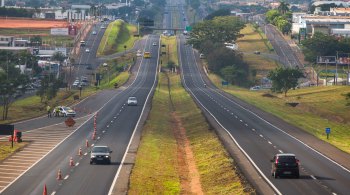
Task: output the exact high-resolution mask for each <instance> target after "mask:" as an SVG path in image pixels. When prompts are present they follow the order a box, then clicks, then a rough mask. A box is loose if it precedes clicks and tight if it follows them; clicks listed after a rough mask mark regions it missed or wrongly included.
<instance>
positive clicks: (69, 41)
mask: <svg viewBox="0 0 350 195" xmlns="http://www.w3.org/2000/svg"><path fill="white" fill-rule="evenodd" d="M42 40H43V43H45V44H49V45H51V46H57V47H73V44H74V37H71V36H61V35H57V36H53V35H49V36H42Z"/></svg>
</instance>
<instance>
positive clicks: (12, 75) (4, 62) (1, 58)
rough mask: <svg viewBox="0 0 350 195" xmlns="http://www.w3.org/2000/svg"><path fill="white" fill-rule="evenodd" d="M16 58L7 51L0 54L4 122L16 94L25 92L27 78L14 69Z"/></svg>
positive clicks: (0, 87) (0, 92)
mask: <svg viewBox="0 0 350 195" xmlns="http://www.w3.org/2000/svg"><path fill="white" fill-rule="evenodd" d="M15 61H16V56H15V55H13V54H12V53H10V52H7V51H1V52H0V98H1V102H2V106H3V113H2V119H3V120H6V119H7V117H8V111H9V108H10V106H11V103H12V102H13V100H14V99H15V95H16V94H21V93H23V92H24V91H25V86H26V85H27V84H28V83H29V78H28V76H26V75H24V74H21V72H20V69H19V68H16V67H15Z"/></svg>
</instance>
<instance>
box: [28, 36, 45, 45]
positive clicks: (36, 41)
mask: <svg viewBox="0 0 350 195" xmlns="http://www.w3.org/2000/svg"><path fill="white" fill-rule="evenodd" d="M42 43H43V40H42V38H41V36H39V35H36V36H34V37H32V38H30V45H31V46H41V45H42Z"/></svg>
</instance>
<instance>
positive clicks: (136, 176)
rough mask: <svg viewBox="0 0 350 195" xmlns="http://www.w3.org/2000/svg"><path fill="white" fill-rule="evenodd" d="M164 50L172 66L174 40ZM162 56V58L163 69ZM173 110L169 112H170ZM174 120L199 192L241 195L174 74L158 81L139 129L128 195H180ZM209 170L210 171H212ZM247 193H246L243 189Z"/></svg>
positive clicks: (231, 166)
mask: <svg viewBox="0 0 350 195" xmlns="http://www.w3.org/2000/svg"><path fill="white" fill-rule="evenodd" d="M161 42H162V43H163V44H166V45H170V46H171V47H170V48H169V50H170V54H171V55H170V56H169V59H172V60H174V62H175V63H177V64H178V60H177V59H175V57H176V56H177V52H176V50H177V48H176V39H175V37H174V38H169V39H165V38H164V37H162V41H161ZM167 58H168V56H166V55H164V56H162V58H161V59H162V60H164V62H163V65H164V64H166V63H167ZM174 109H175V110H174ZM174 114H175V115H177V116H179V118H180V121H181V123H182V125H183V127H184V128H185V129H186V135H187V138H188V139H189V141H190V146H191V150H192V152H193V155H194V158H195V164H196V167H197V169H198V172H199V174H200V182H201V186H202V191H203V192H205V193H206V194H245V193H247V192H245V187H247V186H243V185H242V182H241V180H240V178H239V176H238V175H237V174H236V171H235V166H234V164H233V159H231V158H230V157H229V155H228V154H227V152H226V151H225V149H224V147H223V146H222V145H221V142H220V140H219V139H218V138H217V136H216V134H215V132H213V131H210V130H209V126H208V124H207V122H206V120H205V118H204V117H203V115H202V113H201V111H200V110H199V108H197V106H196V104H195V103H194V102H193V100H192V98H191V96H190V95H189V94H188V93H187V92H186V91H185V89H184V88H183V87H182V85H181V82H180V76H179V75H177V74H170V75H167V74H165V73H161V74H160V75H159V82H158V87H157V89H156V91H155V94H154V97H153V100H152V109H151V112H150V114H149V117H148V119H147V121H146V124H145V126H144V128H143V132H142V138H141V142H140V145H139V148H138V151H137V156H136V161H135V165H134V167H133V170H132V174H131V177H130V184H129V191H128V194H183V191H182V190H181V180H180V177H181V173H180V172H181V171H183V170H179V169H180V168H182V167H180V165H179V161H178V156H177V153H178V146H177V143H176V138H175V136H174V131H173V128H176V126H174V118H173V115H174ZM213 165H215V166H213ZM249 189H250V188H249Z"/></svg>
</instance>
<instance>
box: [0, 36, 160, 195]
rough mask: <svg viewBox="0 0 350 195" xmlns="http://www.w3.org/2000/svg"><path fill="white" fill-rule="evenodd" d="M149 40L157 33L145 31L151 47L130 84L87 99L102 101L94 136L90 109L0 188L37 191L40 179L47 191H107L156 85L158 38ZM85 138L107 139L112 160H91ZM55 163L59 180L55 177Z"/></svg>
mask: <svg viewBox="0 0 350 195" xmlns="http://www.w3.org/2000/svg"><path fill="white" fill-rule="evenodd" d="M152 42H159V36H150V37H149V38H148V39H147V41H146V43H145V50H147V51H151V52H152V54H153V56H152V58H150V59H141V60H140V63H141V65H140V66H139V69H138V70H137V76H136V78H135V80H134V82H132V84H130V86H127V87H126V88H125V89H124V90H111V91H107V92H105V93H106V96H104V97H101V96H96V97H101V98H89V99H88V100H86V102H90V104H93V105H92V106H91V107H92V108H96V107H100V106H102V107H100V109H99V110H97V111H98V115H97V136H96V137H97V138H96V140H94V141H93V140H91V136H92V132H93V126H94V124H93V123H94V117H93V115H90V118H89V120H87V121H86V122H85V123H84V124H83V125H81V126H80V127H79V128H78V129H77V130H76V131H75V132H74V133H73V134H72V135H71V136H70V137H68V138H66V139H65V140H64V141H63V142H62V143H61V144H60V145H59V146H57V147H56V148H55V149H54V150H52V151H51V152H50V153H49V154H48V155H47V156H45V157H44V158H43V159H42V160H41V161H39V162H38V163H36V164H35V165H34V166H33V167H32V168H31V169H29V170H28V171H27V172H25V173H24V174H23V175H22V176H21V177H19V178H17V180H15V182H13V183H12V185H10V186H8V187H7V188H6V189H5V190H4V191H3V192H1V194H42V192H43V187H44V185H46V186H47V189H48V194H52V193H54V194H91V195H96V194H108V192H109V189H110V187H111V185H112V182H113V181H114V178H117V175H118V173H119V170H120V168H121V165H122V162H123V158H124V155H125V152H126V150H127V147H128V145H129V142H130V140H131V139H132V136H133V133H134V130H135V128H136V125H137V124H138V120H139V118H140V116H141V113H142V110H143V107H144V105H145V103H146V100H150V96H151V92H152V89H153V87H154V86H155V82H156V73H157V64H158V51H159V44H158V46H152ZM129 96H136V97H137V99H138V106H127V105H126V101H127V98H128V97H129ZM92 110H93V109H92ZM54 120H62V119H59V118H57V119H52V120H51V119H50V120H49V119H47V118H45V117H44V118H40V119H34V120H30V121H27V122H24V123H23V124H22V125H23V126H24V125H25V124H26V125H27V126H30V125H32V126H36V125H37V123H41V122H42V123H43V124H48V123H52V121H54ZM48 121H49V122H48ZM41 126H42V125H41ZM32 128H34V127H32ZM86 139H88V140H89V141H90V144H95V145H108V146H109V147H110V148H111V150H112V151H113V153H112V164H111V165H90V164H89V160H90V159H89V154H88V151H89V148H86V147H85V140H86ZM80 147H82V148H83V153H84V154H85V155H83V156H82V157H79V156H77V151H78V150H79V148H80ZM70 157H73V159H74V161H75V163H76V166H73V167H71V166H69V158H70ZM59 169H60V170H61V173H62V180H57V179H56V177H57V173H58V170H59Z"/></svg>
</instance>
